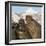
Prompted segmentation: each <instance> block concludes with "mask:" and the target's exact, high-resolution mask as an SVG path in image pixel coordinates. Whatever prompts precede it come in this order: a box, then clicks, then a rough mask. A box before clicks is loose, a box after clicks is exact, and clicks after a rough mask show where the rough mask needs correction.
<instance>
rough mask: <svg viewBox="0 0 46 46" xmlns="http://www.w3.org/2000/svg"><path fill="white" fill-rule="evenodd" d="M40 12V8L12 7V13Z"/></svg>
mask: <svg viewBox="0 0 46 46" xmlns="http://www.w3.org/2000/svg"><path fill="white" fill-rule="evenodd" d="M25 12H33V13H35V12H41V7H25V6H12V13H18V14H21V13H25Z"/></svg>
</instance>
